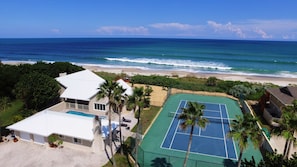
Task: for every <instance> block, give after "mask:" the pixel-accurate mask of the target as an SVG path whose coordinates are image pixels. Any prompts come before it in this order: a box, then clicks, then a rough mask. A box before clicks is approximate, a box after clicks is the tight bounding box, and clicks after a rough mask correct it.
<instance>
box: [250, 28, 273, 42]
mask: <svg viewBox="0 0 297 167" xmlns="http://www.w3.org/2000/svg"><path fill="white" fill-rule="evenodd" d="M254 32H255V33H256V34H259V35H260V36H261V37H262V38H263V39H270V38H272V35H268V34H267V33H266V32H265V31H263V30H262V29H258V28H257V29H255V31H254Z"/></svg>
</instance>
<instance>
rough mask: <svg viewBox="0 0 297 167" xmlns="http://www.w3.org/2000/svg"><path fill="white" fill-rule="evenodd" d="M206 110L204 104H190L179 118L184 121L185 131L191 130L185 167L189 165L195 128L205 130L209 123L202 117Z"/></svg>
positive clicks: (182, 123)
mask: <svg viewBox="0 0 297 167" xmlns="http://www.w3.org/2000/svg"><path fill="white" fill-rule="evenodd" d="M204 109H205V106H204V105H202V104H199V103H197V102H189V103H188V107H187V108H183V109H182V113H181V114H180V115H179V117H178V119H180V120H182V122H181V124H180V127H181V128H182V129H183V130H185V129H187V128H188V127H190V128H191V131H190V138H189V143H188V149H187V153H186V157H185V160H184V167H185V166H186V165H187V160H188V157H189V153H190V149H191V145H192V138H193V131H194V127H195V126H196V125H197V126H199V127H200V128H205V127H206V125H207V123H208V120H207V119H206V118H203V117H202V116H203V110H204Z"/></svg>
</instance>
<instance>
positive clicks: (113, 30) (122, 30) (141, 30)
mask: <svg viewBox="0 0 297 167" xmlns="http://www.w3.org/2000/svg"><path fill="white" fill-rule="evenodd" d="M96 31H97V32H98V33H101V34H129V35H131V34H132V35H146V34H148V29H147V28H145V27H143V26H138V27H128V26H103V27H100V28H98V29H97V30H96Z"/></svg>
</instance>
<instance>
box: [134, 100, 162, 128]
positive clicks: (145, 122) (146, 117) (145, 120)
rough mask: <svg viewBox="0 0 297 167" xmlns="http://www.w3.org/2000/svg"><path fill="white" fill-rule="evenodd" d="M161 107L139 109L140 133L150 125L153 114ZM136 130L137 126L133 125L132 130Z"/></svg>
mask: <svg viewBox="0 0 297 167" xmlns="http://www.w3.org/2000/svg"><path fill="white" fill-rule="evenodd" d="M160 108H161V107H157V106H151V107H150V108H149V109H145V110H143V111H141V113H140V118H141V134H144V132H145V131H146V129H147V128H148V127H149V126H150V124H151V123H152V121H153V120H154V118H155V116H156V115H157V114H158V112H159V111H160ZM136 131H137V126H135V127H133V129H132V132H136Z"/></svg>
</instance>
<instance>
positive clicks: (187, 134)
mask: <svg viewBox="0 0 297 167" xmlns="http://www.w3.org/2000/svg"><path fill="white" fill-rule="evenodd" d="M176 133H178V134H182V135H186V136H190V133H185V132H176ZM192 135H193V136H195V137H204V138H209V139H217V140H224V138H221V137H212V136H204V135H195V134H192Z"/></svg>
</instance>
